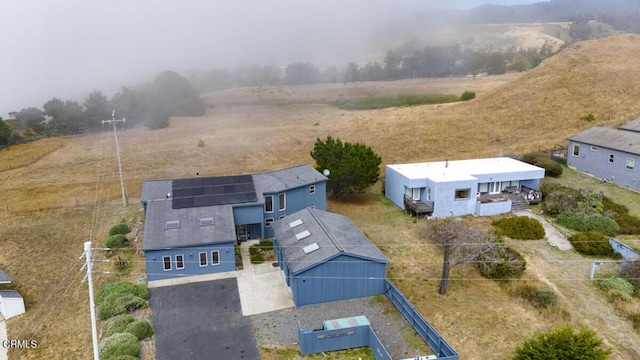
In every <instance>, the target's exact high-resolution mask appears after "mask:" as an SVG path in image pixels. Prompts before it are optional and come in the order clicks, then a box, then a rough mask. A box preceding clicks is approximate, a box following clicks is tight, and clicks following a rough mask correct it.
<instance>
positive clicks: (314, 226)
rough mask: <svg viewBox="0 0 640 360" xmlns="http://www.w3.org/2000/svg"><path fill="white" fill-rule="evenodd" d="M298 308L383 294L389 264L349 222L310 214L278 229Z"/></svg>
mask: <svg viewBox="0 0 640 360" xmlns="http://www.w3.org/2000/svg"><path fill="white" fill-rule="evenodd" d="M273 230H274V233H275V236H274V245H273V248H274V251H275V253H276V256H277V259H278V264H279V265H280V269H282V270H283V271H284V275H285V279H286V282H287V285H288V286H289V287H291V292H292V294H293V302H294V303H295V304H296V306H302V305H308V304H315V303H322V302H328V301H336V300H343V299H350V298H357V297H363V296H371V295H376V294H382V293H384V292H385V291H386V284H385V276H386V266H387V264H388V263H389V261H388V260H387V258H386V257H385V256H384V255H383V254H382V252H380V250H378V248H377V247H376V246H375V245H374V244H373V243H371V241H370V240H369V239H367V237H366V236H365V235H364V234H363V233H362V232H361V231H360V230H359V229H358V228H357V227H356V226H355V225H354V224H353V223H352V222H351V220H349V219H348V218H346V217H344V216H342V215H338V214H333V213H330V212H326V211H322V210H320V209H314V208H305V209H303V210H300V211H298V212H296V213H294V214H291V215H290V216H287V217H286V218H284V219H279V220H277V221H275V223H274V224H273Z"/></svg>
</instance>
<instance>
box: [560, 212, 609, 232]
mask: <svg viewBox="0 0 640 360" xmlns="http://www.w3.org/2000/svg"><path fill="white" fill-rule="evenodd" d="M556 222H557V223H558V224H560V225H562V226H564V227H567V228H569V229H572V230H576V231H597V232H601V233H603V234H606V235H613V233H614V232H615V231H617V230H618V229H619V228H620V227H619V226H618V224H617V223H616V222H615V221H613V219H611V218H608V217H606V216H602V215H600V214H598V213H593V212H584V211H577V212H573V211H563V212H561V213H560V215H558V217H556Z"/></svg>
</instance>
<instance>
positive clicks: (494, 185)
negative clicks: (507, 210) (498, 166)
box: [489, 181, 502, 194]
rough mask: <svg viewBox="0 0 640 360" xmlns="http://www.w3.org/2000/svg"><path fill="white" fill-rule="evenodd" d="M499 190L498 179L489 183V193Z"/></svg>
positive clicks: (497, 192)
mask: <svg viewBox="0 0 640 360" xmlns="http://www.w3.org/2000/svg"><path fill="white" fill-rule="evenodd" d="M500 191H502V189H501V188H500V181H497V182H492V183H489V194H499V193H500Z"/></svg>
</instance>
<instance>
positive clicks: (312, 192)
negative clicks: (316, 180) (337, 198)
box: [309, 185, 316, 195]
mask: <svg viewBox="0 0 640 360" xmlns="http://www.w3.org/2000/svg"><path fill="white" fill-rule="evenodd" d="M315 193H316V186H315V185H309V194H311V195H313V194H315Z"/></svg>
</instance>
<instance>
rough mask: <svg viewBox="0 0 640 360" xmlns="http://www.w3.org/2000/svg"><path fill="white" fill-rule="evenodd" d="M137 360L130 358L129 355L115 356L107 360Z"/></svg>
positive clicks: (136, 359) (134, 357) (135, 357)
mask: <svg viewBox="0 0 640 360" xmlns="http://www.w3.org/2000/svg"><path fill="white" fill-rule="evenodd" d="M138 359H139V357H137V356H131V355H117V356H114V357H110V358H109V360H138Z"/></svg>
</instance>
